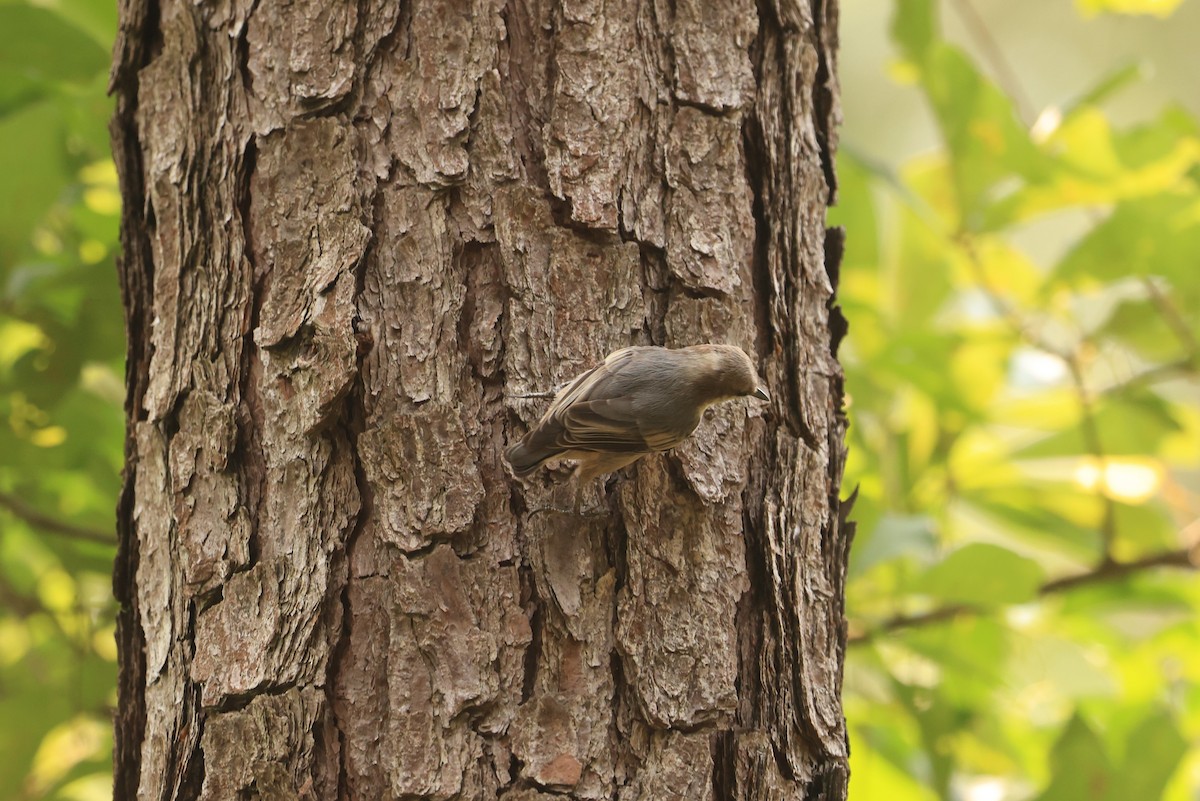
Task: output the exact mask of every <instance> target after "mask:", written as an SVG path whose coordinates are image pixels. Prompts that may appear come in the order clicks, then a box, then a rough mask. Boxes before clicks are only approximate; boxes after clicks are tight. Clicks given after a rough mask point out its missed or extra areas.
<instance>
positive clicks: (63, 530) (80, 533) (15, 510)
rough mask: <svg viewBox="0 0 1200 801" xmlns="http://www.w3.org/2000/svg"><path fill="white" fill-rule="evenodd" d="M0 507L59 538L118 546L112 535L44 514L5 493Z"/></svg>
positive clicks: (1, 498) (1, 493)
mask: <svg viewBox="0 0 1200 801" xmlns="http://www.w3.org/2000/svg"><path fill="white" fill-rule="evenodd" d="M0 507H3V508H5V509H7V510H8V511H9V512H10V513H11V514H12V515H13V516H14V517H16V518H19V519H21V520H24V521H25V522H26V523H28V524H29V525H31V526H33V527H34V528H36V529H39V530H41V531H42V532H44V533H46V534H53V535H54V536H57V537H67V538H69V539H73V540H82V541H84V542H99V543H103V544H104V545H116V544H117V540H116V537H114V536H113V535H112V534H110V533H108V532H106V531H100V530H99V529H94V528H87V527H86V526H77V525H75V524H74V523H67V522H65V521H63V520H58V519H55V518H53V517H50V516H49V515H46V514H42V513H41V512H39V511H38V510H37V509H34V508H33V507H31V506H29V505H27V504H26V503H25V502H24V501H22V500H20V499H18V498H15V497H13V496H12V495H9V494H8V493H5V492H0Z"/></svg>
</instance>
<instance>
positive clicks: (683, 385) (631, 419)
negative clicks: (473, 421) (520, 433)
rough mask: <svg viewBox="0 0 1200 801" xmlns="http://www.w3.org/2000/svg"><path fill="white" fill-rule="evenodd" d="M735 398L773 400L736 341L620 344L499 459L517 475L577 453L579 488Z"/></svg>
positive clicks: (685, 431)
mask: <svg viewBox="0 0 1200 801" xmlns="http://www.w3.org/2000/svg"><path fill="white" fill-rule="evenodd" d="M741 396H752V397H756V398H759V399H760V400H764V401H769V400H770V399H771V396H770V394H768V392H767V389H766V386H765V384H764V382H763V380H762V379H761V378H759V376H758V373H757V372H756V371H755V369H754V365H753V363H752V362H751V361H750V357H749V356H747V355H746V353H745V351H743V350H742V349H741V348H739V347H737V346H736V345H692V346H690V347H685V348H664V347H658V346H633V347H629V348H622V349H621V350H618V351H615V352H613V353H611V354H609V355H608V357H607V358H605V360H604V362H603V363H602V364H599V365H597V366H596V367H593V368H592V369H591V370H588V371H587V372H584V373H581V374H580V375H578V376H576V377H575V378H574V379H573V380H572V381H571V382H570V383H569V384H568V385H567V386H566V387H565V388H563V389H562V391H560V392H559V393H558V394H557V395H556V396H555V398H554V401H553V402H552V403H551V404H550V408H549V409H547V410H546V413H545V414H544V415H542V418H541V419H540V420H539V421H538V423H537V425H535V426H534V427H533V428H532V429H530V430H529V432H528V433H527V434H525V436H524V437H522V438H521V440H520V441H519V442H517V443H516V444H515V445H512V446H511V447H509V448H508V450H507V451H505V458H506V459H507V460H508V463H509V465H511V466H512V469H513V473H514V474H516V475H517V476H526V475H529V474H530V473H532V472H533V471H535V470H537V469H538V468H539V467H541V466H542V465H543V464H545V463H546V462H548V461H550V460H551V459H560V458H565V459H575V460H576V461H577V462H578V466H577V467H576V469H575V477H576V479H577V480H578V482H579V486H582V484H583V483H584V482H587V481H590V480H591V479H593V478H596V477H597V476H601V475H604V474H606V473H611V472H614V471H616V470H620V469H621V468H622V467H625V466H626V465H629V464H632V463H634V462H636V461H637V460H638V459H641V458H642V457H643V456H646V455H647V454H650V453H656V452H660V451H667V450H670V449H671V448H674V447H675V446H676V445H679V444H680V443H681V442H683V441H684V440H686V439H687V438H688V437H689V436H691V433H692V432H693V431H695V430H696V426H697V425H699V424H700V418H701V416H702V415H703V414H704V410H705V409H707V408H708V407H709V406H712V405H713V404H715V403H720V402H722V401H726V400H730V399H732V398H737V397H741ZM577 502H578V499H577Z"/></svg>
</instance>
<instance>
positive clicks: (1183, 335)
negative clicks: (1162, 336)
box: [1142, 275, 1200, 364]
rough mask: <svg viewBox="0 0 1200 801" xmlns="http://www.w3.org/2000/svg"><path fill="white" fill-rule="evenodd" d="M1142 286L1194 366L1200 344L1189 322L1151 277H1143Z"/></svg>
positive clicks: (1199, 353)
mask: <svg viewBox="0 0 1200 801" xmlns="http://www.w3.org/2000/svg"><path fill="white" fill-rule="evenodd" d="M1142 286H1144V287H1145V288H1146V293H1147V294H1149V295H1150V299H1151V300H1152V301H1154V305H1155V306H1157V307H1158V310H1159V312H1160V313H1161V314H1162V316H1163V319H1164V320H1165V321H1166V323H1167V327H1168V328H1170V329H1171V332H1172V333H1173V334H1175V338H1176V339H1178V340H1179V344H1181V345H1183V348H1184V350H1186V351H1187V353H1188V357H1189V361H1190V362H1191V363H1192V364H1195V363H1196V360H1197V359H1198V358H1200V343H1198V342H1197V341H1196V336H1195V335H1194V334H1193V333H1192V329H1191V327H1190V326H1189V325H1188V323H1187V320H1185V319H1183V315H1182V314H1180V313H1179V309H1177V308H1175V304H1174V303H1172V302H1171V299H1170V298H1169V297H1167V296H1166V295H1164V294H1163V292H1162V290H1161V289H1159V288H1158V284H1156V283H1154V281H1153V280H1152V279H1151V278H1150V277H1149V276H1145V275H1143V276H1142Z"/></svg>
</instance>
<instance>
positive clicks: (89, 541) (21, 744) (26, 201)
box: [0, 0, 124, 800]
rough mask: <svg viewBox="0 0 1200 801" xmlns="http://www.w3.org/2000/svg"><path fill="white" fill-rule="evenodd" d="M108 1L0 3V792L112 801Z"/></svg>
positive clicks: (114, 215) (111, 12) (117, 409)
mask: <svg viewBox="0 0 1200 801" xmlns="http://www.w3.org/2000/svg"><path fill="white" fill-rule="evenodd" d="M115 31H116V6H115V4H113V3H110V2H107V0H104V2H97V1H96V0H61V2H51V3H44V2H37V3H27V2H9V3H4V4H0V144H2V146H0V209H4V213H3V214H0V753H2V754H3V758H0V798H20V799H43V798H45V799H75V800H83V799H103V798H110V797H111V794H112V788H111V752H112V724H111V719H112V712H111V710H112V706H113V705H114V703H115V700H116V699H115V680H116V671H115V661H116V647H115V642H114V639H113V615H114V607H113V602H112V600H111V599H112V589H111V579H110V575H111V570H112V558H113V550H114V548H113V543H114V542H115V536H114V534H113V518H114V511H113V510H114V507H115V503H116V494H117V491H118V488H119V475H120V470H121V461H122V441H123V440H122V435H123V418H122V412H121V408H122V402H123V381H122V370H123V367H122V355H123V351H124V345H123V332H122V329H123V322H122V315H121V308H120V297H119V294H118V290H117V285H116V272H115V269H114V266H113V258H114V255H115V252H116V249H117V223H118V213H119V209H120V193H119V192H118V190H117V185H116V172H115V170H114V169H113V166H112V160H111V157H110V155H109V143H108V132H107V121H108V117H109V115H110V114H111V103H110V101H109V100H108V98H107V97H106V92H105V88H106V83H107V77H108V63H109V52H110V48H111V42H112V37H113V36H114V34H115Z"/></svg>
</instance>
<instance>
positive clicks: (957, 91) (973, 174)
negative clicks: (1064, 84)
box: [831, 0, 1200, 801]
mask: <svg viewBox="0 0 1200 801" xmlns="http://www.w3.org/2000/svg"><path fill="white" fill-rule="evenodd" d="M1082 5H1083V6H1084V9H1083V10H1087V11H1123V12H1129V13H1134V12H1139V13H1167V12H1169V9H1166V8H1165V6H1166V4H1161V3H1159V4H1151V3H1143V4H1135V3H1118V4H1112V3H1086V4H1082ZM1135 5H1137V6H1144V7H1140V8H1137V9H1135V8H1133V6H1135ZM1171 5H1172V6H1173V5H1174V4H1171ZM1118 6H1119V8H1118ZM1151 6H1154V8H1151ZM938 11H939V9H938V6H937V4H936V3H935V2H934V0H897V2H896V4H895V13H894V18H893V25H892V38H893V42H894V45H895V47H896V52H897V54H898V61H897V63H896V64H894V65H893V69H892V70H891V73H892V75H893V76H896V77H899V78H901V79H903V80H906V81H911V82H914V83H915V84H916V85H917V86H918V87H919V88H920V91H921V93H922V94H923V96H924V99H925V101H926V105H927V109H928V112H929V114H930V115H931V116H932V118H933V120H934V121H935V123H936V129H937V131H938V136H939V141H940V146H939V147H938V148H937V149H936V150H935V151H933V152H930V153H927V154H925V155H923V156H921V157H919V158H916V159H914V160H912V161H911V162H909V163H906V164H902V165H883V164H877V163H872V162H871V161H870V160H868V159H866V158H863V157H860V156H856V153H855V152H854V149H853V142H852V137H848V138H849V139H851V141H850V143H849V144H848V146H847V147H846V148H844V149H843V151H842V154H841V159H840V161H839V169H838V171H839V176H840V182H841V190H840V201H839V208H838V209H836V210H835V211H834V212H833V214H832V215H831V216H832V219H833V221H834V222H837V223H839V224H841V225H843V226H845V227H846V229H847V231H848V247H847V251H846V259H845V264H844V266H843V272H842V275H843V279H842V285H841V290H840V294H841V299H842V303H843V304H844V306H845V307H846V313H847V316H848V317H849V319H850V320H851V334H850V337H849V339H848V340H847V344H846V346H845V347H844V349H843V352H842V356H843V360H844V362H845V365H846V372H847V386H848V389H849V394H850V403H851V406H850V416H851V423H852V427H851V432H850V465H849V467H848V470H847V486H848V487H853V486H855V485H857V486H858V488H859V494H858V501H857V504H856V506H855V517H856V518H857V519H858V521H859V536H858V540H857V542H856V543H855V546H854V552H853V555H852V560H851V561H852V564H851V579H850V583H849V589H848V607H849V609H850V616H851V623H850V637H851V643H852V645H851V652H850V655H849V660H848V665H847V672H846V708H847V713H848V716H849V721H850V725H851V733H852V734H851V745H852V771H853V779H852V785H851V798H853V799H855V801H871V799H887V800H888V801H905V799H963V800H964V801H1010V800H1015V799H1038V801H1085V800H1086V801H1102V800H1103V801H1107V800H1108V799H1111V800H1112V801H1117V800H1118V799H1139V800H1140V801H1154V800H1155V799H1160V798H1161V799H1167V801H1185V799H1194V798H1196V797H1197V796H1196V793H1197V792H1198V788H1200V750H1198V749H1197V748H1196V747H1195V746H1194V744H1195V743H1196V742H1198V741H1200V690H1198V689H1197V688H1198V687H1200V649H1197V647H1196V643H1197V642H1200V614H1198V613H1200V586H1198V584H1200V582H1197V576H1196V575H1195V573H1194V572H1192V570H1193V567H1194V566H1195V565H1196V564H1197V563H1200V546H1198V544H1197V543H1200V403H1198V401H1200V345H1198V342H1200V125H1198V123H1197V120H1196V119H1195V118H1194V117H1193V116H1192V115H1191V114H1189V113H1188V112H1187V111H1185V110H1184V109H1183V108H1181V107H1175V106H1171V107H1167V108H1163V109H1162V110H1161V111H1160V113H1158V114H1157V115H1156V116H1154V117H1153V118H1151V119H1148V120H1144V121H1141V122H1138V123H1134V124H1129V125H1125V126H1120V125H1116V124H1114V123H1113V122H1112V121H1111V118H1110V115H1109V114H1108V112H1107V108H1106V102H1107V101H1109V100H1110V99H1111V98H1112V97H1113V96H1114V95H1115V94H1116V93H1119V92H1136V91H1138V86H1137V78H1138V74H1139V73H1138V71H1137V70H1135V69H1123V70H1120V71H1118V72H1116V73H1114V74H1112V75H1106V76H1097V81H1096V84H1095V86H1094V88H1093V89H1091V90H1090V91H1087V92H1085V93H1083V94H1082V96H1080V97H1078V98H1074V99H1069V100H1066V101H1064V102H1063V103H1062V104H1061V105H1059V106H1057V107H1055V108H1048V109H1045V110H1044V111H1042V112H1041V114H1040V115H1039V116H1038V117H1037V118H1036V119H1028V120H1027V119H1022V118H1021V117H1020V115H1019V113H1018V111H1017V110H1016V107H1015V103H1014V100H1013V96H1014V94H1015V93H1016V92H1017V91H1018V90H1019V87H1013V86H1008V85H1000V84H998V83H996V82H995V81H993V80H991V79H990V78H989V77H987V73H986V72H985V70H984V65H983V63H982V62H983V56H982V55H980V54H977V53H975V52H974V51H972V52H967V51H966V50H965V49H963V48H961V47H959V46H957V45H955V44H952V43H951V42H949V41H947V40H946V39H945V38H944V37H943V35H942V33H941V25H940V21H939V19H938ZM1081 24H1082V23H1081ZM983 50H984V48H980V51H983ZM997 57H1002V56H997ZM1001 66H1003V65H1001ZM996 72H997V73H998V74H1001V75H1005V74H1011V71H1009V70H1004V69H1001V70H997V71H996Z"/></svg>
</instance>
